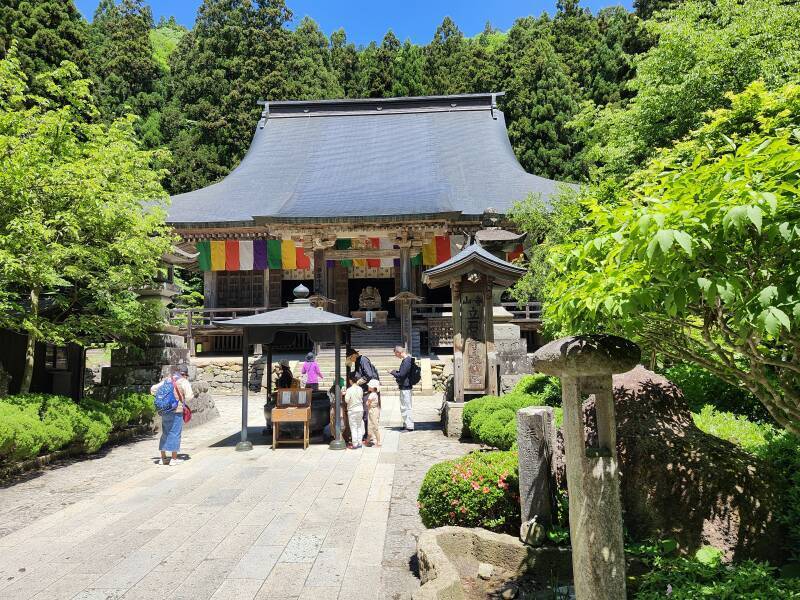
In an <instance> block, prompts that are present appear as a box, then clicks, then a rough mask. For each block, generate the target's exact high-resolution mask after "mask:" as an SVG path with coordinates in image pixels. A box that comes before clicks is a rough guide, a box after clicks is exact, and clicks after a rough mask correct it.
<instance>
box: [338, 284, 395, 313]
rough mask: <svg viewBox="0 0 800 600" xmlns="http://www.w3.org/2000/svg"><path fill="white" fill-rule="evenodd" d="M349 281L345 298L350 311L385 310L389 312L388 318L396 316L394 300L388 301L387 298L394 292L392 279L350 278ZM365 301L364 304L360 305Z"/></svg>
mask: <svg viewBox="0 0 800 600" xmlns="http://www.w3.org/2000/svg"><path fill="white" fill-rule="evenodd" d="M349 283H350V285H349V286H348V290H347V298H348V309H349V311H350V312H354V311H359V310H364V309H366V310H373V311H374V310H385V311H387V312H388V313H389V315H388V318H390V319H394V318H396V315H395V310H394V302H389V298H391V297H392V296H394V294H395V282H394V279H351V280H350V282H349ZM370 288H371V289H370ZM365 301H366V302H367V304H366V306H362V304H363V303H364V302H365Z"/></svg>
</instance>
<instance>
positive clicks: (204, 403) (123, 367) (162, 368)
mask: <svg viewBox="0 0 800 600" xmlns="http://www.w3.org/2000/svg"><path fill="white" fill-rule="evenodd" d="M180 365H189V381H190V382H191V384H192V390H194V394H195V397H194V399H192V400H190V401H189V402H188V403H187V404H188V405H189V408H190V409H191V410H192V420H191V421H189V423H188V425H187V427H193V426H195V425H201V424H202V423H206V422H208V421H210V420H211V419H214V418H216V417H218V416H219V411H218V410H217V407H216V406H215V404H214V399H213V398H212V396H211V394H210V393H209V391H208V383H207V382H205V381H198V380H197V368H196V367H195V366H194V365H191V364H190V358H189V349H188V348H187V347H186V343H185V341H184V339H183V337H182V336H179V335H173V334H170V333H152V334H150V335H149V336H148V341H147V345H146V346H145V347H143V348H140V347H126V348H119V349H117V350H114V351H112V352H111V366H109V367H104V368H103V369H102V371H101V374H100V385H99V386H98V387H96V388H95V396H97V397H98V398H99V399H101V400H110V399H111V398H114V397H116V396H118V395H120V394H125V393H130V392H144V393H149V392H150V387H151V386H152V385H153V384H154V383H157V382H158V381H160V380H161V379H163V378H164V377H166V376H167V375H169V374H170V373H173V372H175V370H176V369H177V368H178V366H180Z"/></svg>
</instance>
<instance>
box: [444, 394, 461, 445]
mask: <svg viewBox="0 0 800 600" xmlns="http://www.w3.org/2000/svg"><path fill="white" fill-rule="evenodd" d="M464 406H466V403H464V402H445V403H444V409H443V410H442V425H443V426H444V434H445V435H446V436H447V437H449V438H455V439H461V434H462V432H463V430H464V421H463V417H464Z"/></svg>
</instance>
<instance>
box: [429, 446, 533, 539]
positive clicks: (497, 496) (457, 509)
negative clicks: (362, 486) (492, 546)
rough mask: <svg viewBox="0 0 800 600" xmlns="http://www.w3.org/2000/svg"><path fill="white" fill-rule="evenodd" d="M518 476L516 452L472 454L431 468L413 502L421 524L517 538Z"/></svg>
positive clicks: (518, 518) (518, 513) (518, 514)
mask: <svg viewBox="0 0 800 600" xmlns="http://www.w3.org/2000/svg"><path fill="white" fill-rule="evenodd" d="M518 473H519V459H518V457H517V453H516V452H473V453H471V454H467V455H466V456H463V457H461V458H458V459H456V460H448V461H444V462H440V463H437V464H435V465H433V466H432V467H431V468H430V470H429V471H428V472H427V473H426V475H425V479H423V481H422V487H421V488H420V490H419V496H418V498H417V506H418V508H419V514H420V517H421V518H422V523H423V524H424V525H425V527H428V528H432V527H442V526H444V525H459V526H461V527H483V528H485V529H490V530H492V531H497V532H503V533H511V534H515V535H516V534H518V533H519V526H520V508H519V474H518Z"/></svg>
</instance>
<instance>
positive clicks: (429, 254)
mask: <svg viewBox="0 0 800 600" xmlns="http://www.w3.org/2000/svg"><path fill="white" fill-rule="evenodd" d="M463 245H464V237H463V236H445V235H437V236H435V237H434V238H433V239H432V240H430V241H429V242H427V243H426V244H423V246H422V251H421V252H418V253H417V254H416V255H415V256H412V257H411V264H412V266H425V267H432V266H435V265H438V264H441V263H443V262H444V261H446V260H448V259H450V258H452V257H453V256H455V255H456V254H457V253H458V252H460V251H461V249H462V247H463ZM334 247H335V248H336V249H337V250H349V249H355V250H364V251H366V252H363V254H362V256H365V257H367V256H369V250H372V249H374V250H392V249H395V250H397V249H398V247H397V246H396V245H395V244H394V240H391V239H388V238H377V237H371V238H354V239H349V238H342V239H337V240H336V244H335V246H334ZM196 249H197V253H198V257H197V264H198V267H199V268H200V270H201V271H263V270H266V269H282V270H296V269H302V270H310V269H313V268H314V267H313V265H314V261H313V255H311V254H310V253H308V254H307V253H306V251H305V249H304V248H303V247H302V246H301V245H298V244H297V243H296V242H295V241H294V240H202V241H199V242H197V243H196ZM520 256H523V250H522V246H521V245H520V246H518V247H516V248H515V249H514V250H513V251H511V252H508V253H507V259H508V260H509V261H512V260H515V259H518V258H519V257H520ZM335 264H336V261H335V260H328V261H327V262H326V265H327V266H328V267H329V268H331V267H333V266H334V265H335ZM339 264H341V265H342V266H343V267H353V266H356V267H368V268H372V269H378V268H388V267H392V266H394V267H396V268H399V267H400V260H399V259H397V258H385V257H374V258H356V259H342V260H339Z"/></svg>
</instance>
